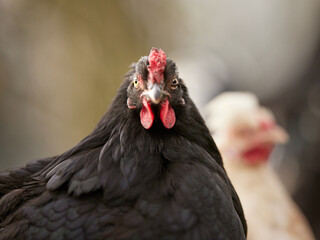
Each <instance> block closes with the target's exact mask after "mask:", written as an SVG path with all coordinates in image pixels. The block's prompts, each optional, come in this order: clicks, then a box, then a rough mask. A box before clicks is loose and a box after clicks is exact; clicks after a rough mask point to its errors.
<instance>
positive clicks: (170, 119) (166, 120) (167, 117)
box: [160, 99, 176, 129]
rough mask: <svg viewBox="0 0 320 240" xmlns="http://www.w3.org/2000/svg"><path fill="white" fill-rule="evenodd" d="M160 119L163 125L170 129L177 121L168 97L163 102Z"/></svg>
mask: <svg viewBox="0 0 320 240" xmlns="http://www.w3.org/2000/svg"><path fill="white" fill-rule="evenodd" d="M160 119H161V121H162V123H163V125H164V126H165V127H166V128H168V129H170V128H172V127H173V126H174V124H175V123H176V115H175V113H174V110H173V109H172V107H171V106H170V104H169V101H168V99H167V100H166V101H165V102H163V103H162V104H161V109H160Z"/></svg>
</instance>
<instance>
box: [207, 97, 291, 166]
mask: <svg viewBox="0 0 320 240" xmlns="http://www.w3.org/2000/svg"><path fill="white" fill-rule="evenodd" d="M205 111H206V115H207V118H206V120H207V125H208V127H209V129H210V131H211V133H212V134H213V136H214V139H215V141H216V143H217V145H218V148H219V149H220V151H221V152H222V155H225V156H227V158H228V159H237V160H243V161H245V162H247V163H251V164H256V163H261V162H265V161H267V160H268V158H269V156H270V153H271V151H272V150H273V148H274V145H275V144H276V143H285V142H287V140H288V135H287V133H286V131H285V130H284V129H282V128H281V127H280V126H278V125H277V124H276V121H275V119H274V116H273V114H272V113H271V111H270V110H268V109H266V108H264V107H261V106H260V105H259V102H258V99H257V98H256V96H254V95H253V94H251V93H247V92H226V93H223V94H221V95H219V96H217V97H216V98H215V99H213V100H212V101H211V102H210V103H209V104H208V105H207V106H206V110H205Z"/></svg>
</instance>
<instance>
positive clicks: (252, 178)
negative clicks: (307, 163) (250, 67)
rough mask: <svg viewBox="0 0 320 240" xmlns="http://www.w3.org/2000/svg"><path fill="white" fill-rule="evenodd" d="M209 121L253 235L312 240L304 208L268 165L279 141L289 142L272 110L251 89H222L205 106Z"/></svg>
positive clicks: (254, 237)
mask: <svg viewBox="0 0 320 240" xmlns="http://www.w3.org/2000/svg"><path fill="white" fill-rule="evenodd" d="M206 111H207V115H208V118H207V124H208V125H209V129H210V130H211V132H213V133H214V134H213V135H214V136H215V140H216V142H217V146H218V147H219V149H220V151H221V155H222V157H223V159H224V166H225V169H226V171H227V173H228V176H229V177H230V179H231V181H232V183H233V184H234V187H235V189H236V190H237V192H238V194H239V197H240V199H241V202H242V205H243V209H244V212H245V216H246V219H247V223H248V228H249V231H248V239H249V240H257V239H259V240H264V239H265V240H267V239H276V240H298V239H304V240H313V239H314V237H313V234H312V231H311V230H310V227H309V226H308V223H307V221H306V219H305V217H304V216H303V214H302V213H301V211H300V209H299V208H298V207H297V205H296V204H295V203H294V202H293V200H292V199H291V197H290V195H289V193H288V192H287V191H286V189H285V187H284V186H283V184H282V183H281V181H280V179H279V178H278V176H277V175H276V174H275V172H274V170H273V169H272V168H271V167H270V165H269V164H268V160H269V156H270V153H271V151H272V149H273V147H274V145H275V144H276V143H284V142H286V141H287V138H288V136H287V134H286V132H285V131H284V130H283V129H282V128H281V127H279V126H277V125H276V124H275V120H274V117H273V115H272V114H271V112H270V111H268V110H267V109H265V108H262V107H260V106H259V104H258V101H257V99H256V98H255V96H253V95H252V94H249V93H239V92H235V93H232V92H230V93H223V94H221V95H220V96H218V97H217V98H216V99H214V100H212V102H210V103H209V104H208V106H207V108H206Z"/></svg>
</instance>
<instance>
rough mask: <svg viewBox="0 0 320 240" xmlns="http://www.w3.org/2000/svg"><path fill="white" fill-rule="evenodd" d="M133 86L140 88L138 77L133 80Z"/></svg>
mask: <svg viewBox="0 0 320 240" xmlns="http://www.w3.org/2000/svg"><path fill="white" fill-rule="evenodd" d="M133 85H134V87H135V88H137V87H138V86H139V81H138V79H137V78H136V77H135V78H134V79H133Z"/></svg>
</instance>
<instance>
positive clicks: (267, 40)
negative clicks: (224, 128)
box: [0, 0, 320, 239]
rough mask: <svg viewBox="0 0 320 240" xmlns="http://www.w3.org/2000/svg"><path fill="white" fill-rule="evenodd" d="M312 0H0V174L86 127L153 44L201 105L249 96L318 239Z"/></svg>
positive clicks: (318, 72) (319, 118)
mask: <svg viewBox="0 0 320 240" xmlns="http://www.w3.org/2000/svg"><path fill="white" fill-rule="evenodd" d="M319 33H320V0H304V1H300V0H260V1H257V0H245V1H230V0H211V1H210V0H199V1H197V3H196V4H195V1H191V0H176V1H169V0H163V1H156V0H139V1H138V0H121V1H119V0H117V1H102V0H101V1H83V0H78V1H75V0H70V1H62V0H60V1H41V0H0V169H1V170H3V169H7V168H13V167H17V166H21V165H24V164H25V163H26V162H28V161H31V160H34V159H39V158H44V157H47V156H53V155H57V154H60V153H63V152H64V151H65V150H67V149H68V148H70V147H72V146H73V145H75V144H76V143H77V142H79V141H80V140H81V139H82V138H83V137H85V136H86V135H87V134H89V133H90V131H91V130H92V129H93V128H94V127H95V125H96V123H97V122H98V121H99V119H100V117H101V116H102V115H103V113H104V112H105V111H106V110H107V108H108V106H109V104H110V101H111V100H112V98H113V97H114V96H115V94H116V91H117V89H118V87H119V86H120V84H121V82H122V76H123V75H124V74H125V73H126V72H127V71H128V66H129V65H130V64H131V63H132V62H134V61H137V60H138V59H139V58H140V57H141V56H144V55H148V53H149V51H150V49H151V47H153V46H154V47H158V48H162V49H163V50H164V51H165V52H166V53H167V55H168V56H169V57H170V58H172V59H174V60H175V61H176V63H177V65H178V68H179V71H180V76H181V77H182V78H183V79H184V80H185V81H186V82H187V85H188V87H189V90H190V92H191V96H192V97H193V99H194V101H195V102H196V104H197V105H198V107H199V108H200V109H202V108H203V106H204V105H205V104H206V103H207V102H208V101H209V100H211V99H212V98H213V97H214V96H216V95H217V94H219V93H220V92H222V91H227V90H228V91H230V90H240V91H251V92H253V93H255V94H256V95H257V96H258V97H259V99H260V101H261V103H262V104H263V105H266V106H267V107H269V108H271V109H272V111H273V112H274V113H275V115H276V118H277V120H278V122H279V124H280V125H281V126H282V127H284V128H285V129H286V130H287V131H288V132H289V134H290V142H289V144H287V145H286V146H284V147H281V148H280V147H279V148H277V149H276V151H275V152H274V155H273V158H272V164H273V166H274V167H275V169H276V170H277V172H278V173H279V176H280V177H281V179H282V181H283V182H284V183H285V185H286V187H287V189H288V190H289V191H290V193H291V194H292V196H293V198H294V200H295V201H296V202H297V203H298V205H299V206H300V208H301V209H302V211H303V212H304V213H305V215H306V217H307V218H308V220H309V222H310V223H311V225H312V228H313V230H314V232H315V234H316V236H317V238H318V239H320V206H319V203H320V191H319V185H320V158H319V156H320V38H319Z"/></svg>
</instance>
